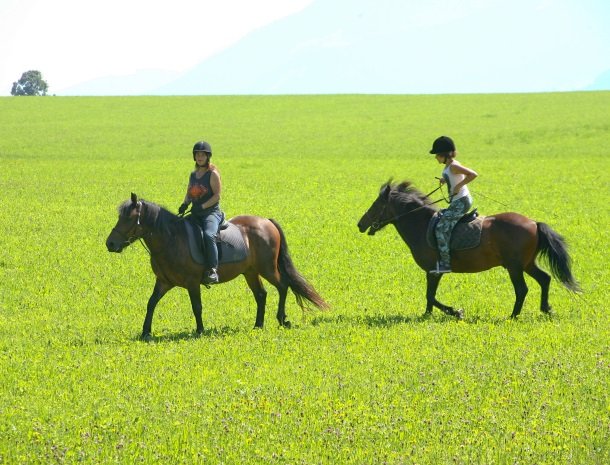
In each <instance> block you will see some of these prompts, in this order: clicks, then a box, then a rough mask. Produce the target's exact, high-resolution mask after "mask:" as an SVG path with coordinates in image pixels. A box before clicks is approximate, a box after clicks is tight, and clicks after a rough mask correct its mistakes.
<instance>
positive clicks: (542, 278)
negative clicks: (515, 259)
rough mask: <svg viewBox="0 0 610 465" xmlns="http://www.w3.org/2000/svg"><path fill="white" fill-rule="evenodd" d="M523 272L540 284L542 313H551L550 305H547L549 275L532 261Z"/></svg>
mask: <svg viewBox="0 0 610 465" xmlns="http://www.w3.org/2000/svg"><path fill="white" fill-rule="evenodd" d="M525 272H526V273H527V274H528V275H530V276H531V277H532V278H534V279H535V280H536V282H537V283H538V284H540V289H541V292H540V311H541V312H544V313H551V310H552V309H551V306H550V305H549V287H550V284H551V277H550V276H549V275H548V274H547V273H545V272H544V271H543V270H541V269H540V268H539V267H538V265H536V263H534V262H532V263H531V264H530V265H529V266H528V267H527V268H526V269H525Z"/></svg>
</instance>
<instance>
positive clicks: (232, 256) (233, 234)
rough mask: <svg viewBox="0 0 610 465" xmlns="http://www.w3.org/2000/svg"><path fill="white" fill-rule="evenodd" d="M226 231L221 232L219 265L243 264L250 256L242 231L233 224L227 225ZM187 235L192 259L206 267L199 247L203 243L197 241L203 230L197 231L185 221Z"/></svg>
mask: <svg viewBox="0 0 610 465" xmlns="http://www.w3.org/2000/svg"><path fill="white" fill-rule="evenodd" d="M227 224H228V226H227V228H226V229H223V230H221V231H220V242H219V243H217V244H218V245H219V247H218V263H219V264H221V265H222V264H223V263H234V262H241V261H243V260H245V259H246V257H247V256H248V249H247V248H246V243H245V242H244V238H243V237H242V235H241V231H240V229H239V228H238V227H237V226H235V225H234V224H233V223H227ZM184 225H185V226H186V234H187V236H188V243H189V250H190V251H191V257H192V258H193V260H194V261H195V262H197V263H199V264H200V265H205V258H204V256H203V252H202V250H201V248H200V247H199V245H198V244H199V243H201V241H197V238H196V237H195V234H200V233H201V232H200V231H201V230H198V231H196V230H195V228H194V227H193V225H192V224H191V222H190V221H185V222H184Z"/></svg>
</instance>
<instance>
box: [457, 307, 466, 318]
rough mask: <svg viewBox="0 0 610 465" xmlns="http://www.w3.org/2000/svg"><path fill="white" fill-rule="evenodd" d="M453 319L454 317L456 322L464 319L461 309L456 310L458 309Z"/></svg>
mask: <svg viewBox="0 0 610 465" xmlns="http://www.w3.org/2000/svg"><path fill="white" fill-rule="evenodd" d="M455 317H456V318H457V319H458V320H463V319H464V310H462V309H461V308H458V309H457V310H456V311H455Z"/></svg>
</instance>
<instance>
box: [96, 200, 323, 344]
mask: <svg viewBox="0 0 610 465" xmlns="http://www.w3.org/2000/svg"><path fill="white" fill-rule="evenodd" d="M185 221H186V220H185V219H184V218H181V217H178V216H176V215H174V214H173V213H170V212H169V211H167V210H166V209H164V208H162V207H160V206H158V205H155V204H154V203H152V202H148V201H143V200H138V197H137V196H136V195H135V194H131V199H130V200H127V201H125V202H124V203H123V204H121V206H120V207H119V219H118V221H117V224H116V226H115V227H114V228H112V231H111V232H110V235H109V236H108V239H107V240H106V247H108V250H109V251H110V252H121V251H122V250H123V249H124V248H125V247H127V246H128V245H130V244H132V243H133V242H134V241H136V240H138V239H142V240H143V241H144V243H145V244H146V246H147V247H148V250H149V251H150V262H151V266H152V269H153V272H154V273H155V275H156V277H157V280H156V283H155V287H154V289H153V292H152V295H151V296H150V299H149V300H148V305H147V307H146V318H145V319H144V326H143V329H142V338H144V339H149V338H150V337H151V331H152V319H153V314H154V311H155V307H156V305H157V303H158V302H159V300H161V298H162V297H163V296H164V295H165V294H166V293H167V292H168V291H169V290H170V289H172V288H174V287H176V286H178V287H183V288H185V289H186V290H187V291H188V293H189V297H190V299H191V306H192V308H193V314H194V315H195V321H196V322H197V333H198V334H201V333H202V332H203V322H202V320H201V309H202V306H201V292H200V285H201V284H202V282H201V279H202V276H203V266H202V265H199V264H198V263H196V262H195V261H193V259H192V258H191V254H190V251H189V245H188V238H187V231H186V227H185ZM229 221H230V222H231V223H233V224H234V225H236V226H237V227H238V228H239V230H240V232H241V235H242V237H243V239H244V242H245V244H246V247H247V249H248V253H247V257H246V258H245V260H243V261H240V262H235V263H226V264H221V265H220V266H219V269H218V275H219V278H220V280H219V282H220V283H225V282H227V281H230V280H232V279H234V278H235V277H237V276H239V275H240V274H243V275H244V276H245V278H246V282H247V283H248V286H249V287H250V289H251V290H252V293H253V294H254V298H255V300H256V305H257V308H256V322H255V323H254V326H255V327H256V328H262V327H263V324H264V320H265V304H266V299H267V291H266V290H265V288H264V286H263V283H262V281H261V276H262V277H263V278H265V279H266V280H267V281H268V282H269V283H271V284H272V285H273V286H275V287H276V288H277V290H278V292H279V305H278V310H277V320H278V322H279V324H280V325H281V326H284V327H290V322H289V321H288V320H287V319H286V311H285V304H286V295H287V293H288V289H289V288H290V289H291V290H292V292H294V294H295V296H296V299H297V303H298V304H299V306H301V308H303V307H304V305H305V303H304V300H307V301H309V302H311V303H312V304H314V305H315V306H316V307H318V308H321V309H324V308H327V307H328V305H327V303H326V302H325V301H324V299H322V297H320V295H318V293H317V292H316V291H315V289H314V288H313V287H312V286H311V285H310V284H309V283H308V282H307V280H305V278H303V276H301V275H300V274H299V273H298V271H297V270H296V268H295V266H294V264H293V262H292V259H291V258H290V254H289V253H288V246H287V244H286V238H285V237H284V233H283V231H282V229H281V228H280V226H279V224H277V222H275V221H274V220H271V219H265V218H260V217H257V216H237V217H235V218H233V219H231V220H229Z"/></svg>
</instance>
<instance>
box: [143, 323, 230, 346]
mask: <svg viewBox="0 0 610 465" xmlns="http://www.w3.org/2000/svg"><path fill="white" fill-rule="evenodd" d="M239 332H240V331H239V329H238V328H232V327H230V326H221V327H212V328H208V329H204V330H203V333H201V334H199V333H197V332H196V331H178V332H175V333H163V334H159V335H153V336H150V337H147V338H143V337H142V336H141V335H137V336H134V337H133V340H134V341H140V342H152V343H160V342H170V343H174V342H181V341H191V340H194V339H201V338H208V339H211V338H223V337H228V336H233V335H235V334H237V333H239Z"/></svg>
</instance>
